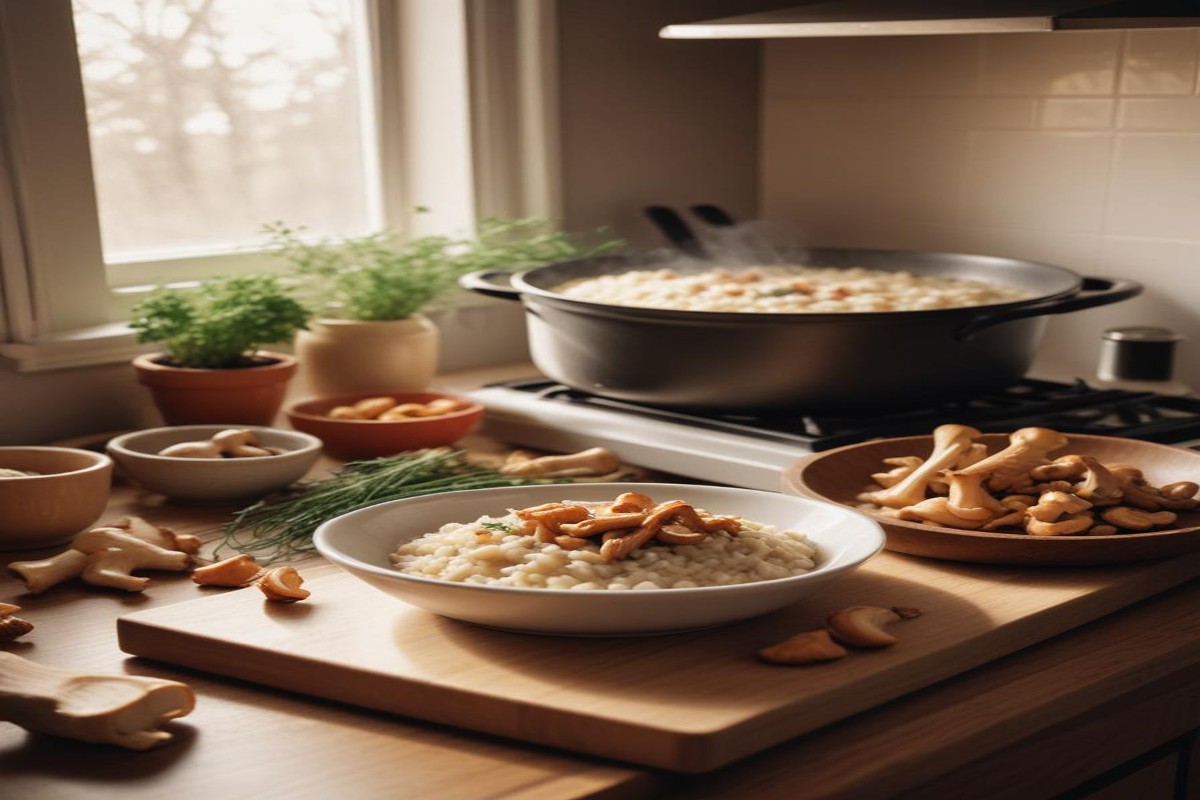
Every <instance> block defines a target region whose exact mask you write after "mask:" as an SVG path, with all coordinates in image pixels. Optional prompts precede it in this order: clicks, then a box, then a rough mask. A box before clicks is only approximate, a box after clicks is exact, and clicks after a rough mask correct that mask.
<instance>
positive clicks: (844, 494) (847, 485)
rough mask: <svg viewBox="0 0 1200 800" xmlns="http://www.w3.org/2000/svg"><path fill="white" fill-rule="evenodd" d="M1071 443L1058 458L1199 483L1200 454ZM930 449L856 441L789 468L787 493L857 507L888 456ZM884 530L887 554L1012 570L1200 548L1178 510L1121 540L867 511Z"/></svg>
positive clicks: (915, 442)
mask: <svg viewBox="0 0 1200 800" xmlns="http://www.w3.org/2000/svg"><path fill="white" fill-rule="evenodd" d="M1068 438H1069V439H1070V442H1069V444H1068V445H1067V446H1066V447H1064V448H1063V449H1062V450H1060V451H1058V452H1057V453H1056V454H1055V455H1068V454H1079V455H1089V456H1094V457H1095V458H1096V459H1098V460H1099V461H1100V462H1101V463H1109V464H1111V463H1125V464H1132V465H1133V466H1135V467H1138V468H1140V469H1141V470H1142V471H1143V472H1144V473H1145V475H1146V479H1147V480H1148V481H1149V482H1150V483H1151V484H1152V485H1155V486H1162V485H1163V484H1166V483H1172V482H1174V481H1184V480H1190V481H1198V482H1200V452H1196V451H1194V450H1185V449H1183V448H1179V447H1171V446H1169V445H1163V444H1155V443H1153V442H1142V441H1138V440H1136V439H1121V438H1117V437H1112V436H1087V435H1075V434H1071V435H1069V437H1068ZM979 441H981V442H983V443H985V444H987V445H988V450H989V452H996V451H997V450H1000V449H1001V448H1003V447H1004V446H1005V445H1006V444H1007V443H1008V436H1007V435H1004V434H987V435H985V436H983V437H982V438H981V439H979ZM932 450H933V437H932V436H906V437H901V438H896V439H880V440H877V441H871V442H863V443H861V444H852V445H848V446H846V447H840V448H838V449H836V450H829V451H827V452H824V453H815V454H813V455H811V456H807V457H805V458H803V459H801V460H800V461H798V462H796V463H795V464H794V465H792V466H791V467H789V468H788V469H787V470H786V471H785V472H784V475H783V491H784V492H786V493H788V494H797V495H801V496H803V497H812V498H815V499H818V500H826V501H830V502H834V503H840V504H842V505H847V506H853V507H857V506H858V502H859V501H858V500H857V499H856V497H857V495H858V494H859V493H861V492H863V491H864V490H867V489H868V487H870V486H872V485H873V482H872V481H871V474H872V473H875V472H880V471H882V470H884V469H885V466H884V464H883V463H882V462H883V459H885V458H892V457H894V456H910V455H916V456H920V457H921V458H925V457H926V456H928V455H929V453H930V452H931V451H932ZM863 513H865V514H867V515H868V516H870V517H872V518H873V519H875V520H877V521H878V522H879V523H880V524H881V525H882V526H883V529H884V531H885V532H886V533H887V545H886V547H887V549H888V550H893V551H895V552H898V553H907V554H909V555H914V556H925V557H927V558H940V559H945V560H949V561H972V562H977V563H984V564H1009V565H1028V564H1041V565H1054V566H1067V565H1088V564H1121V563H1126V562H1132V561H1147V560H1151V559H1156V558H1168V557H1170V556H1177V555H1182V554H1184V553H1189V552H1193V551H1195V550H1200V527H1198V526H1200V511H1190V512H1186V513H1181V514H1180V515H1179V520H1178V522H1177V525H1176V527H1174V528H1170V529H1166V530H1154V531H1148V532H1146V533H1126V534H1119V535H1116V536H1028V535H1025V534H1016V533H993V532H989V531H968V530H957V529H955V528H944V527H941V526H938V525H929V524H924V523H919V522H910V521H906V520H897V519H893V518H892V517H888V516H885V515H883V514H875V513H872V512H870V511H864V512H863Z"/></svg>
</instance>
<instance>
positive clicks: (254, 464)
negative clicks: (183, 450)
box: [108, 425, 321, 503]
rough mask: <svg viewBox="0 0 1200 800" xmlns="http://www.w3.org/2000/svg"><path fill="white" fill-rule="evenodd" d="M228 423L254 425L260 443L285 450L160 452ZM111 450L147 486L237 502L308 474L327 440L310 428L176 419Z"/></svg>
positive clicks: (179, 496)
mask: <svg viewBox="0 0 1200 800" xmlns="http://www.w3.org/2000/svg"><path fill="white" fill-rule="evenodd" d="M228 428H248V429H249V430H252V431H254V432H255V434H256V435H257V437H258V441H259V443H261V444H263V445H266V446H270V447H278V448H281V449H283V450H284V451H286V452H284V453H281V454H280V455H272V456H260V457H256V458H217V459H208V458H179V457H173V456H160V455H158V452H159V451H160V450H162V449H163V448H164V447H169V446H170V445H173V444H179V443H180V442H199V441H204V440H205V439H208V438H209V437H210V436H212V435H213V434H215V433H218V432H219V431H223V430H226V429H228ZM108 452H109V455H111V456H112V457H113V460H114V461H116V462H117V466H118V467H119V468H120V469H121V471H122V472H123V473H125V474H126V475H127V476H128V477H130V478H132V479H133V480H134V481H135V482H137V484H138V485H139V486H141V487H142V488H144V489H146V490H148V491H151V492H156V493H158V494H165V495H166V496H167V497H169V498H171V499H172V500H177V501H182V502H185V503H220V502H237V501H245V500H250V499H254V498H258V497H262V496H263V495H265V494H268V493H270V492H272V491H275V490H277V489H283V488H285V487H287V486H289V485H291V484H292V483H295V482H296V481H298V480H300V479H301V478H302V477H304V475H305V473H307V472H308V470H309V469H310V468H311V467H312V465H313V464H314V463H316V460H317V459H318V458H319V457H320V455H321V441H320V440H319V439H317V438H315V437H313V436H309V435H308V434H305V433H297V432H295V431H288V430H281V429H278V428H260V427H254V426H247V425H176V426H173V427H167V428H150V429H148V430H144V431H134V432H132V433H126V434H122V435H121V436H117V437H116V438H114V439H112V440H110V441H109V443H108Z"/></svg>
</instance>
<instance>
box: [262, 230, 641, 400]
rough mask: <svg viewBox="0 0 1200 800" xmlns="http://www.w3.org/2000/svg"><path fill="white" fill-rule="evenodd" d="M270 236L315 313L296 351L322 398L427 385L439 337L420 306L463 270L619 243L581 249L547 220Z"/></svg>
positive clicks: (550, 258)
mask: <svg viewBox="0 0 1200 800" xmlns="http://www.w3.org/2000/svg"><path fill="white" fill-rule="evenodd" d="M266 232H267V233H268V235H269V236H270V237H271V246H272V249H273V251H274V252H275V253H276V254H278V255H279V256H281V257H283V258H284V259H285V260H286V261H287V262H288V264H289V266H290V267H291V269H292V271H293V273H294V274H295V276H296V277H298V278H299V279H300V280H301V282H302V284H303V285H304V287H305V288H304V291H305V292H306V294H305V297H307V298H311V302H312V303H313V304H314V306H315V308H316V309H317V318H316V319H314V320H313V321H312V322H311V324H310V325H309V326H308V328H307V329H306V330H303V331H299V332H298V333H297V335H296V342H295V352H296V356H297V358H298V359H299V360H300V370H301V372H302V374H303V377H304V380H305V382H306V383H307V385H308V389H309V390H310V391H312V392H313V393H315V394H319V395H334V394H344V393H352V392H364V391H377V390H378V391H420V390H423V389H425V388H426V387H427V386H428V384H429V382H430V381H431V380H432V378H433V376H434V373H435V372H436V370H437V361H438V344H439V334H438V330H437V328H436V326H435V325H434V324H433V323H432V322H431V321H430V320H429V318H428V317H427V316H426V315H425V314H424V313H422V311H423V310H424V309H426V308H427V307H428V306H429V304H430V303H432V302H434V301H435V300H437V299H439V298H441V297H443V296H444V295H445V294H446V293H447V292H448V291H450V290H451V289H453V288H455V287H456V286H457V281H458V278H459V277H460V276H462V275H464V274H466V273H468V272H471V271H474V270H477V269H485V268H486V269H493V270H501V269H503V270H520V269H527V268H529V267H534V266H539V265H541V264H547V263H551V262H554V261H562V260H566V259H570V258H579V257H583V256H586V255H592V254H596V253H598V252H603V251H607V250H610V249H613V248H615V247H616V246H618V245H619V242H605V243H603V244H600V245H598V246H584V245H580V244H577V243H575V242H574V241H573V240H572V239H571V238H570V237H569V236H567V235H566V234H564V233H562V232H560V231H557V230H554V229H552V228H551V226H550V225H549V223H548V222H547V221H546V220H540V219H518V220H500V219H486V220H483V221H482V222H481V223H480V224H479V226H478V233H477V234H476V236H475V237H474V238H471V239H454V238H450V237H444V236H423V237H419V238H415V239H409V240H402V239H400V238H399V237H398V236H396V235H395V234H393V233H389V232H383V233H377V234H368V235H364V236H357V237H342V238H326V239H322V240H319V241H311V240H309V239H307V238H306V237H305V236H304V235H303V229H298V228H292V227H289V226H287V225H285V224H283V223H275V224H273V225H268V226H266Z"/></svg>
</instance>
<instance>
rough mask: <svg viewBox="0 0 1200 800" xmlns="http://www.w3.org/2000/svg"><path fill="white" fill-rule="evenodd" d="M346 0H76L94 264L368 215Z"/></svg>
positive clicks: (365, 116) (341, 226)
mask: <svg viewBox="0 0 1200 800" xmlns="http://www.w3.org/2000/svg"><path fill="white" fill-rule="evenodd" d="M357 2H358V0H74V8H75V26H76V33H77V38H78V44H79V53H80V60H81V65H82V70H83V79H84V91H85V95H86V98H87V109H88V126H89V130H90V133H91V142H92V159H93V168H94V171H95V177H96V193H97V196H98V199H99V205H100V222H101V230H102V233H103V238H104V252H105V258H106V259H107V260H108V261H110V262H113V261H127V260H133V259H137V258H139V257H142V258H147V257H150V256H162V255H170V254H181V253H188V252H198V251H205V250H209V251H220V250H233V249H236V248H239V247H245V246H247V245H255V244H260V245H261V244H262V243H263V242H264V239H263V237H262V235H261V232H260V231H261V227H262V225H263V224H264V223H267V222H271V221H274V220H283V221H286V222H288V223H289V224H295V225H305V226H307V227H309V228H310V229H311V230H312V231H313V232H314V233H335V232H336V233H353V232H360V231H364V230H367V229H369V228H370V227H372V225H373V224H374V223H376V222H377V220H376V218H375V215H376V214H377V203H376V202H375V200H374V198H375V197H377V194H378V193H377V191H376V190H375V188H374V183H373V182H374V180H375V179H374V178H373V177H372V178H368V177H367V176H368V175H369V174H373V173H374V172H375V170H373V169H369V167H370V165H371V164H373V163H374V158H375V154H374V151H373V145H371V146H367V145H366V144H365V143H366V142H368V141H373V126H372V124H371V121H370V116H369V110H370V103H369V102H365V101H364V98H365V97H366V96H367V95H366V91H368V90H369V88H370V87H369V81H370V77H369V75H368V74H367V71H366V70H364V69H361V68H360V65H361V64H364V63H366V61H367V59H366V58H364V57H363V56H364V53H365V48H366V37H365V35H364V33H363V29H362V26H361V24H360V19H361V18H360V16H359V12H360V8H359V7H358V5H357Z"/></svg>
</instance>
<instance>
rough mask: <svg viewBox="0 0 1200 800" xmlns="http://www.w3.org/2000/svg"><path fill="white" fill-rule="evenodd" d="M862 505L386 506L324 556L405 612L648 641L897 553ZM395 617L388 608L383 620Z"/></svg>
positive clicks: (347, 523) (611, 493)
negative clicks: (887, 550) (886, 551)
mask: <svg viewBox="0 0 1200 800" xmlns="http://www.w3.org/2000/svg"><path fill="white" fill-rule="evenodd" d="M883 541H884V536H883V531H882V529H881V528H880V526H879V525H878V523H876V522H874V521H873V520H871V519H869V518H868V517H866V516H865V515H863V514H860V513H859V512H857V511H854V510H851V509H847V508H844V507H839V506H835V505H832V504H828V503H822V502H816V501H812V500H808V499H806V498H801V497H794V496H788V495H782V494H775V493H772V492H760V491H756V490H751V489H739V488H730V487H714V486H684V485H674V484H634V483H612V484H607V483H595V484H547V485H538V486H521V487H512V488H507V487H506V488H500V489H481V490H475V491H466V492H453V493H447V494H438V495H429V496H426V497H417V498H410V499H406V500H398V501H394V502H390V503H383V504H380V505H377V506H373V507H370V508H366V509H361V510H359V511H355V512H352V513H350V514H346V515H344V516H342V517H338V518H336V519H334V520H331V521H329V522H327V523H325V524H324V525H322V526H321V527H320V528H319V529H318V530H317V533H316V536H315V542H316V545H317V549H318V550H319V551H320V552H321V554H322V555H324V556H325V557H326V558H328V559H329V560H330V561H332V562H333V563H335V564H337V565H338V566H340V567H341V568H342V569H344V570H346V571H347V572H349V573H350V574H352V575H354V576H355V577H357V578H359V579H361V580H363V581H365V582H367V583H368V584H370V585H371V586H374V587H375V588H377V589H379V590H380V591H382V592H384V593H386V594H389V595H391V596H392V597H394V598H397V599H399V600H401V601H403V602H404V603H408V604H411V605H414V606H419V607H421V608H424V609H426V610H428V611H432V612H434V613H436V614H441V615H443V616H446V617H450V618H453V619H457V620H462V621H465V622H471V623H475V624H477V625H483V626H487V627H493V628H501V629H505V630H511V631H521V632H530V633H543V634H558V635H575V636H589V635H610V636H613V635H645V634H656V633H668V632H676V631H685V630H695V629H700V628H707V627H713V626H716V625H723V624H727V623H730V622H735V621H737V620H742V619H747V618H750V617H754V616H758V615H760V614H765V613H768V612H770V611H774V610H777V609H780V608H783V607H785V606H788V605H791V604H792V603H795V602H798V601H802V600H803V599H804V598H806V597H809V596H813V595H819V594H820V592H821V591H822V590H823V588H825V587H827V586H828V585H829V584H830V583H831V582H832V581H834V580H837V579H839V578H840V577H842V576H844V575H846V574H848V573H849V572H851V571H852V570H854V569H855V568H856V567H858V566H859V565H861V564H862V563H863V562H865V561H866V560H867V559H868V558H870V557H871V556H873V555H874V554H875V553H877V552H878V551H879V550H880V549H882V547H883ZM384 612H386V609H381V613H384Z"/></svg>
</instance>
